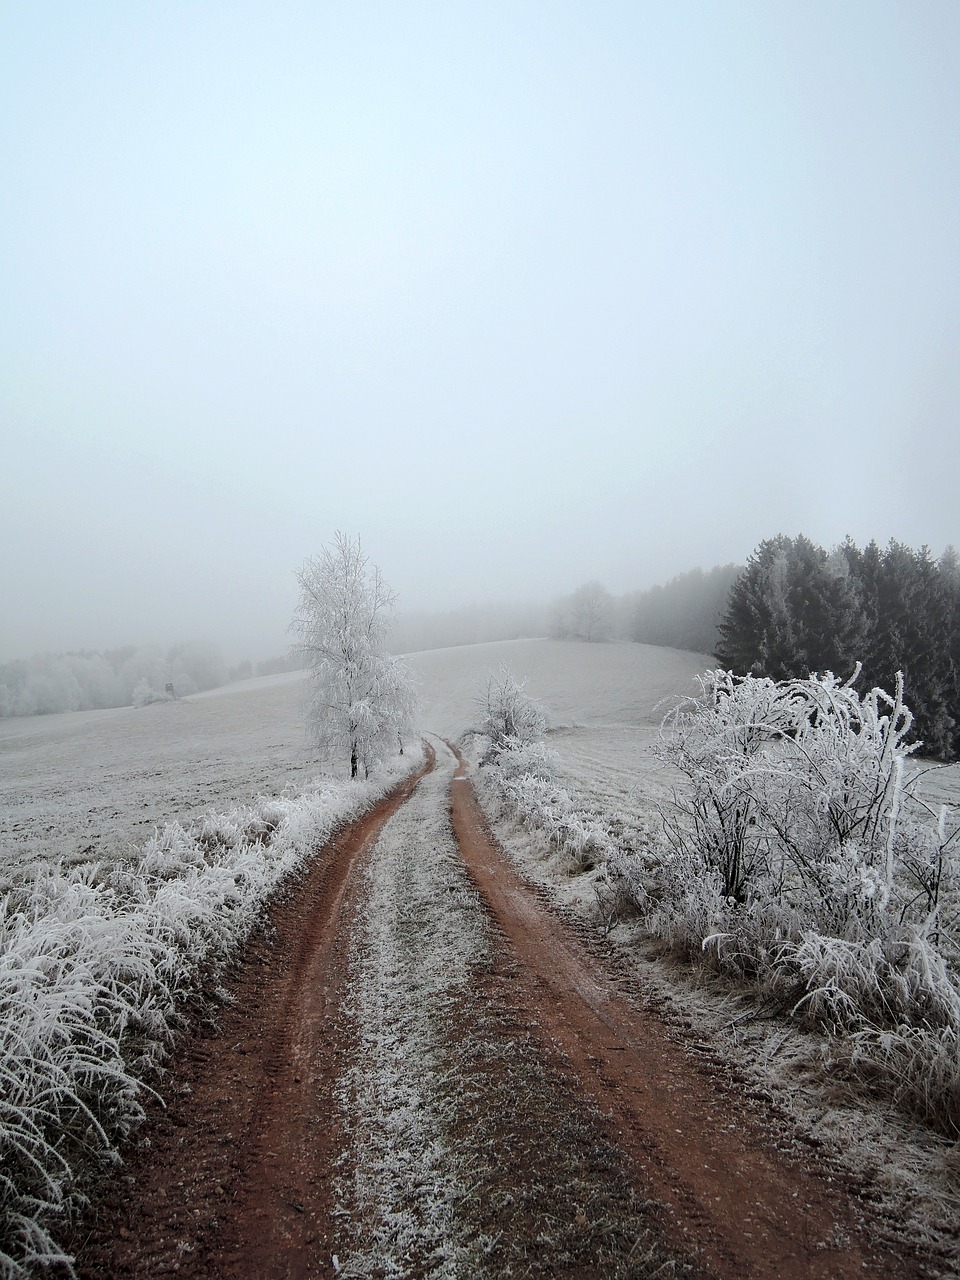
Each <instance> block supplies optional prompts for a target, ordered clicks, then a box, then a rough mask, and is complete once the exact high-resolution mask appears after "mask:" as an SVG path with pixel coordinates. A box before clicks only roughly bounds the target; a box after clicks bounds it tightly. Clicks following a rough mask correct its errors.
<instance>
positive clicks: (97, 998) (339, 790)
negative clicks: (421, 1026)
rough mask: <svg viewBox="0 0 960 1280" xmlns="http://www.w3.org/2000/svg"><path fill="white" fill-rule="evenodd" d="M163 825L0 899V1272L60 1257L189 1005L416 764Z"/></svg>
mask: <svg viewBox="0 0 960 1280" xmlns="http://www.w3.org/2000/svg"><path fill="white" fill-rule="evenodd" d="M414 756H415V758H411V757H410V756H409V755H408V757H407V758H406V760H405V761H399V760H397V761H395V762H394V764H393V767H392V768H391V769H389V770H387V771H384V772H381V773H379V774H378V776H377V778H376V779H375V780H371V781H369V782H365V783H362V784H357V783H354V784H349V783H345V782H340V783H336V782H331V781H329V780H325V781H323V782H321V783H320V784H318V785H314V787H312V788H308V789H305V790H304V791H303V792H302V793H301V794H299V795H296V796H293V795H290V796H282V797H273V798H260V799H258V800H256V801H254V802H253V803H252V804H251V805H249V806H243V807H239V808H236V809H233V810H230V811H228V812H226V813H220V814H210V815H209V816H207V817H206V818H205V819H203V820H201V821H198V822H197V823H195V824H194V825H193V826H191V827H190V828H189V829H186V830H185V829H184V828H183V827H182V826H180V825H179V824H178V823H171V824H169V825H168V826H166V827H165V828H164V829H163V830H162V831H160V832H158V833H157V835H156V836H155V837H154V838H153V839H151V840H149V841H148V842H147V843H146V844H145V845H144V846H143V848H142V850H141V853H140V857H139V859H138V860H136V861H128V862H125V863H121V864H113V865H112V866H104V865H102V864H99V863H96V862H91V863H87V864H86V865H84V866H80V867H76V866H74V867H67V866H65V865H64V864H62V863H50V864H43V865H40V866H39V867H38V868H37V869H36V871H35V872H34V874H33V875H32V876H30V877H27V878H25V879H23V880H22V881H21V882H19V883H18V884H17V885H16V886H15V887H14V888H12V889H10V890H8V891H7V893H6V894H5V896H4V897H3V899H2V901H0V1081H2V1086H3V1087H2V1090H0V1277H3V1278H4V1280H7V1278H8V1277H9V1278H11V1280H12V1278H13V1277H21V1276H27V1275H31V1274H34V1272H35V1271H36V1270H37V1269H38V1268H42V1267H49V1266H50V1265H53V1264H59V1265H61V1266H63V1267H64V1268H65V1269H66V1271H67V1273H70V1271H71V1268H70V1260H69V1258H67V1257H65V1256H64V1255H63V1254H62V1252H61V1251H60V1249H59V1248H58V1245H57V1238H58V1236H60V1235H61V1233H62V1230H63V1228H64V1226H65V1224H66V1222H67V1220H68V1218H69V1217H70V1215H71V1214H72V1213H73V1211H74V1210H75V1209H76V1208H77V1207H78V1205H79V1204H80V1203H82V1200H83V1194H84V1191H85V1189H87V1188H88V1187H89V1185H90V1180H91V1179H92V1178H94V1177H96V1175H97V1174H98V1173H100V1172H101V1171H102V1170H103V1169H104V1167H105V1166H107V1165H109V1164H111V1163H114V1162H115V1161H116V1160H117V1158H118V1154H117V1151H118V1144H119V1143H120V1141H122V1140H123V1138H124V1137H126V1136H127V1135H128V1134H129V1133H130V1131H131V1129H132V1128H133V1127H134V1126H135V1125H136V1124H137V1122H138V1121H139V1120H140V1118H141V1115H142V1108H141V1099H142V1097H143V1095H144V1092H145V1091H146V1090H149V1089H150V1088H151V1087H152V1086H153V1085H155V1084H156V1083H157V1081H158V1071H159V1070H160V1069H161V1068H162V1064H163V1060H164V1058H165V1057H166V1055H167V1053H168V1051H169V1049H170V1046H171V1043H172V1040H173V1036H174V1033H175V1031H176V1029H177V1028H178V1027H179V1026H181V1025H182V1023H183V1019H184V1015H185V1012H186V1009H187V1007H188V1004H189V1002H190V1000H191V999H192V998H195V997H198V996H201V997H205V998H208V999H210V998H212V999H216V998H217V997H218V992H219V978H220V975H221V974H222V972H223V969H224V966H225V965H226V964H227V963H228V961H229V960H230V958H231V957H232V956H233V955H234V954H236V952H237V950H238V949H239V948H240V947H241V945H242V944H243V942H244V941H245V940H246V938H247V937H248V936H249V934H250V932H251V931H252V929H253V928H254V927H255V925H256V923H257V921H258V920H259V919H260V917H261V916H262V913H263V910H264V906H265V903H266V901H267V899H268V898H269V897H270V895H271V894H273V893H274V892H275V891H276V890H277V889H278V887H279V886H280V885H281V884H283V883H284V882H285V881H286V880H288V879H289V877H290V876H292V875H293V874H294V873H295V872H296V871H297V870H298V868H300V867H301V866H302V864H303V862H304V861H305V859H306V858H308V857H309V855H310V854H311V853H312V852H313V851H314V850H315V849H316V848H317V847H318V846H320V845H322V844H323V843H324V842H325V841H326V840H328V839H329V838H330V836H331V834H332V832H333V831H334V829H335V828H337V827H339V826H341V825H343V824H344V823H346V822H348V821H350V820H351V819H353V818H354V817H357V816H358V815H359V814H360V813H362V812H364V811H365V810H366V809H367V808H369V807H370V806H371V805H373V804H374V803H375V802H376V801H377V800H378V799H379V798H380V796H382V795H383V794H384V793H385V792H386V791H387V790H389V788H390V787H391V786H392V785H393V784H394V783H395V782H396V781H397V779H398V777H399V776H401V775H402V774H404V773H406V772H409V770H410V769H411V768H414V767H416V764H417V763H418V762H419V755H417V753H414Z"/></svg>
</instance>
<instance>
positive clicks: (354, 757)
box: [350, 742, 357, 778]
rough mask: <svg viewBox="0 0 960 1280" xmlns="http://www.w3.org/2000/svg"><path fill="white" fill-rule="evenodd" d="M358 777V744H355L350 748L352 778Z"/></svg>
mask: <svg viewBox="0 0 960 1280" xmlns="http://www.w3.org/2000/svg"><path fill="white" fill-rule="evenodd" d="M356 776H357V744H356V743H355V742H354V743H352V744H351V746H350V777H351V778H355V777H356Z"/></svg>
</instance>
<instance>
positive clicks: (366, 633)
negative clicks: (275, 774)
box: [291, 533, 415, 778]
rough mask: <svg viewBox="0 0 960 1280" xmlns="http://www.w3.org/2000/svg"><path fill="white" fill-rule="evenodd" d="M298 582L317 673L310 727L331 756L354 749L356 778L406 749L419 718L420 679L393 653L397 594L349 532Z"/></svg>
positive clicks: (303, 631) (300, 631)
mask: <svg viewBox="0 0 960 1280" xmlns="http://www.w3.org/2000/svg"><path fill="white" fill-rule="evenodd" d="M297 581H298V582H299V583H300V600H299V603H298V605H297V610H296V613H295V614H294V617H293V622H292V623H291V630H292V631H293V632H294V634H295V635H296V636H297V644H296V650H297V652H298V653H299V655H300V656H301V658H302V659H303V660H305V662H306V664H307V666H308V667H309V671H310V680H311V686H312V687H311V697H310V704H309V708H308V712H307V720H308V726H309V728H310V730H311V732H312V734H313V737H314V739H315V741H316V742H317V745H318V746H319V747H320V748H321V750H322V751H323V752H324V754H325V755H326V756H327V757H332V756H334V755H335V754H338V753H340V752H343V753H345V754H349V758H350V776H351V778H355V777H356V776H357V773H358V770H359V769H360V768H361V766H362V768H363V770H364V772H365V773H369V771H370V769H371V768H373V767H374V766H375V765H377V764H378V763H379V762H380V761H381V760H382V759H383V758H384V756H385V755H386V754H387V753H388V752H390V751H392V750H395V749H396V748H397V747H398V745H399V746H402V743H403V735H404V733H406V732H408V731H409V729H410V727H411V724H412V721H413V716H414V712H415V697H414V688H413V681H412V677H411V675H410V673H409V671H408V669H407V667H406V664H405V663H403V662H402V661H401V660H400V659H398V658H392V657H391V656H390V655H389V654H388V653H387V651H386V639H387V633H388V629H389V623H390V615H391V612H392V610H393V605H394V601H395V599H396V597H395V595H394V593H393V592H392V591H391V590H390V588H389V587H388V586H387V584H386V583H385V582H384V580H383V578H382V576H381V574H380V570H379V569H378V568H377V567H376V566H375V565H370V564H369V562H368V560H367V557H366V556H365V555H364V554H363V552H362V550H361V547H360V539H359V538H357V540H356V541H352V540H351V539H350V538H348V537H347V536H346V535H345V534H342V533H338V534H337V535H336V539H335V541H334V545H333V548H332V549H328V548H326V547H325V548H323V550H322V551H321V552H320V554H319V555H317V556H311V557H310V558H308V559H307V560H306V561H304V564H303V566H302V568H301V569H300V570H299V571H298V573H297Z"/></svg>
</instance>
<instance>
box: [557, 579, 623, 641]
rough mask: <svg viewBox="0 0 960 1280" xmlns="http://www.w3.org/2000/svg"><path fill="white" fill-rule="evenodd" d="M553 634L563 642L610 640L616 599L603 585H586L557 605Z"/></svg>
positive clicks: (586, 583)
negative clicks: (614, 600)
mask: <svg viewBox="0 0 960 1280" xmlns="http://www.w3.org/2000/svg"><path fill="white" fill-rule="evenodd" d="M552 630H553V634H554V636H556V637H557V639H560V640H609V639H610V636H611V635H612V634H613V596H612V595H611V594H610V592H609V591H608V590H607V589H606V587H605V586H603V584H602V583H600V582H596V581H594V582H585V583H584V584H583V586H582V587H578V588H577V589H576V591H574V592H572V593H571V594H570V595H569V596H564V598H563V599H562V600H560V601H559V602H558V604H557V606H556V609H555V612H554V619H553V628H552Z"/></svg>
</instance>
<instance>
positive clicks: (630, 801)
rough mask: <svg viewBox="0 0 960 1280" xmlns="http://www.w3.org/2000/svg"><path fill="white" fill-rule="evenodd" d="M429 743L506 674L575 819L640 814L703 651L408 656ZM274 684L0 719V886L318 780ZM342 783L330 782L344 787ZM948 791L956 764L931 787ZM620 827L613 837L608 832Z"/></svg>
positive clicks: (459, 722)
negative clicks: (544, 713)
mask: <svg viewBox="0 0 960 1280" xmlns="http://www.w3.org/2000/svg"><path fill="white" fill-rule="evenodd" d="M410 660H411V662H412V664H413V666H414V668H415V670H416V672H417V674H418V677H419V680H420V694H421V701H422V707H423V710H422V715H421V723H422V725H423V727H424V729H425V730H428V731H431V732H434V733H437V734H440V735H441V736H443V737H446V738H450V739H457V738H459V736H460V735H461V734H462V733H463V732H464V731H465V730H467V729H469V728H470V727H471V726H472V725H474V724H476V722H477V710H476V698H477V694H478V691H479V689H480V687H481V686H482V684H483V681H484V678H485V675H486V674H487V673H488V672H490V671H496V669H497V668H498V666H499V665H500V664H501V663H505V664H507V665H508V666H510V667H511V669H512V670H513V671H514V672H515V673H516V674H517V675H518V676H520V677H522V678H526V680H527V690H528V692H529V693H530V694H531V695H532V696H533V697H535V698H537V699H539V700H540V701H541V702H543V703H544V704H545V705H546V707H547V710H548V714H549V723H550V725H551V732H550V734H549V739H548V741H549V744H550V746H551V747H553V748H554V749H555V750H556V751H557V753H558V755H559V772H558V781H559V782H560V783H561V785H563V786H565V787H566V788H567V789H568V790H569V791H570V793H571V796H572V797H574V798H575V800H576V801H577V803H578V804H581V805H582V806H583V807H584V808H585V809H586V810H588V811H591V812H601V811H607V812H610V813H616V812H617V811H618V810H624V809H626V810H627V811H629V813H634V812H640V811H644V812H647V813H649V812H650V810H651V809H652V808H653V807H655V805H656V803H657V802H658V801H660V800H662V799H664V798H666V796H667V795H668V793H669V791H670V788H671V787H672V785H673V783H674V781H675V780H674V779H673V778H672V777H671V776H670V774H669V773H668V772H667V771H666V770H665V768H664V766H663V765H661V764H659V763H658V762H657V761H655V760H654V759H653V758H652V756H651V754H650V746H651V744H652V742H653V741H654V739H655V738H656V736H657V733H658V729H659V725H660V721H661V719H662V717H663V714H664V711H665V710H666V707H667V706H669V705H670V704H671V703H672V702H673V700H674V699H676V698H677V697H681V696H684V695H687V694H692V693H694V692H695V689H696V685H695V681H694V677H695V676H696V675H697V673H698V672H701V671H703V670H704V669H706V668H707V667H708V666H710V665H711V659H710V658H709V657H708V656H707V655H705V654H693V653H686V652H682V651H680V650H675V649H659V648H654V647H652V646H649V645H638V644H586V643H581V642H574V641H560V640H511V641H502V642H498V643H490V644H477V645H465V646H461V647H457V648H449V649H435V650H431V651H428V652H424V653H419V654H413V655H411V658H410ZM303 695H304V680H303V676H302V675H301V674H299V673H286V674H283V675H276V676H265V677H262V678H260V679H255V680H247V681H244V682H242V683H239V684H235V685H230V686H226V687H225V688H223V689H217V690H212V691H210V692H208V693H205V694H197V695H194V696H192V697H188V698H183V699H180V700H179V701H177V702H164V703H155V704H152V705H150V706H147V707H139V708H137V707H121V708H116V709H113V710H110V711H81V712H72V713H65V714H62V715H52V716H31V717H26V718H18V719H9V720H0V879H2V877H3V876H4V875H9V874H11V873H13V874H16V873H18V872H20V871H22V870H23V869H24V868H26V867H29V866H30V865H32V864H33V863H35V862H37V861H48V860H51V859H59V858H64V859H67V860H68V861H73V860H75V861H78V862H80V861H83V862H86V861H90V860H92V859H110V860H112V859H114V858H116V857H126V856H130V855H131V853H132V852H133V851H134V850H135V849H136V848H138V847H139V846H141V845H142V844H143V843H144V842H145V841H146V840H147V839H149V838H150V836H152V835H153V833H154V829H155V828H157V827H161V828H162V827H163V826H164V824H165V823H167V822H170V821H173V820H176V821H178V822H181V823H187V822H189V821H190V820H191V819H193V818H196V817H199V816H201V815H203V814H206V813H209V812H211V811H222V810H224V809H227V808H230V807H231V806H233V805H236V804H243V803H247V802H249V801H250V800H251V799H252V798H253V797H254V796H256V795H261V794H263V795H278V794H280V793H282V792H283V791H284V790H285V789H287V788H295V787H297V786H300V785H302V784H303V783H305V782H308V781H309V780H310V779H312V778H313V777H314V776H316V775H317V774H318V773H319V772H321V765H320V762H319V761H318V760H317V758H316V753H315V752H314V751H313V750H312V749H311V748H310V747H309V745H308V743H307V740H306V736H305V732H304V726H303V719H302V714H301V706H302V700H303ZM340 776H342V774H341V775H340ZM930 787H931V789H932V791H933V792H934V793H935V794H936V797H937V799H938V800H942V801H947V800H949V799H951V797H952V798H953V800H954V802H955V800H956V797H957V795H958V794H960V767H958V766H956V765H955V766H953V767H952V768H950V769H949V770H944V771H941V772H938V773H937V774H936V775H935V776H932V777H931V779H930ZM618 825H619V824H618Z"/></svg>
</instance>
